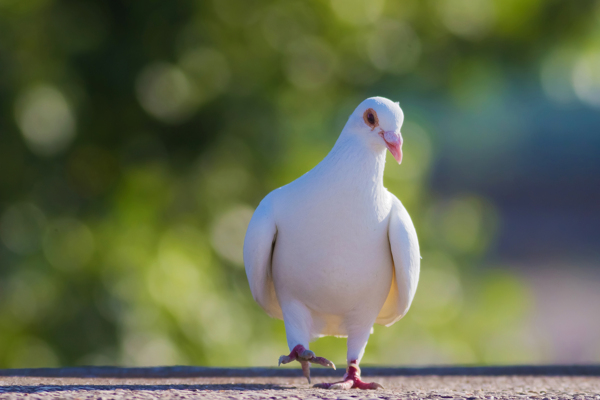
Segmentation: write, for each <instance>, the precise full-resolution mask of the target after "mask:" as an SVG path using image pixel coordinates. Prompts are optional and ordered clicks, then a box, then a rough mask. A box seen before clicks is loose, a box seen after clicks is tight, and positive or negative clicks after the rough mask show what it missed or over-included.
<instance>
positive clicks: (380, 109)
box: [346, 97, 404, 164]
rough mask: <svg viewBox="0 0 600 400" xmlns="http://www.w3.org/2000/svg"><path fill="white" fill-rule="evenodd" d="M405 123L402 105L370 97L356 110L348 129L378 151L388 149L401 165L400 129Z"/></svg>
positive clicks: (381, 98) (382, 98)
mask: <svg viewBox="0 0 600 400" xmlns="http://www.w3.org/2000/svg"><path fill="white" fill-rule="evenodd" d="M403 122H404V113H403V112H402V109H401V108H400V104H398V103H394V102H393V101H391V100H389V99H386V98H384V97H370V98H368V99H366V100H365V101H363V102H362V103H360V105H359V106H358V107H357V108H356V110H354V112H353V113H352V115H351V116H350V119H349V121H348V124H347V126H346V128H347V129H349V130H350V132H351V133H352V134H354V135H357V136H359V137H360V138H361V139H362V140H363V141H365V142H366V143H367V144H368V145H369V146H371V147H373V148H375V149H377V150H384V151H385V149H386V148H387V149H388V150H389V151H390V153H392V155H393V156H394V158H395V159H396V161H398V164H400V163H401V162H402V134H401V133H400V128H401V127H402V123H403Z"/></svg>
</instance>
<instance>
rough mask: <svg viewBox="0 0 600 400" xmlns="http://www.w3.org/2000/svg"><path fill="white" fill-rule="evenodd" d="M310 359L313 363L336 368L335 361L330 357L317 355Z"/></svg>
mask: <svg viewBox="0 0 600 400" xmlns="http://www.w3.org/2000/svg"><path fill="white" fill-rule="evenodd" d="M309 361H310V362H311V363H313V364H319V365H322V366H324V367H330V368H333V369H336V368H335V364H334V363H333V362H331V361H329V360H328V359H326V358H324V357H315V358H313V359H312V360H309Z"/></svg>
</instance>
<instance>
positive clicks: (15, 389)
mask: <svg viewBox="0 0 600 400" xmlns="http://www.w3.org/2000/svg"><path fill="white" fill-rule="evenodd" d="M295 388H296V387H295V386H292V385H290V386H280V385H272V384H264V383H222V384H206V385H198V384H196V385H186V384H174V385H12V386H0V393H28V394H30V393H45V392H68V391H77V392H79V391H81V392H83V391H103V390H119V389H120V390H133V391H157V392H160V391H167V390H190V391H258V390H286V389H295Z"/></svg>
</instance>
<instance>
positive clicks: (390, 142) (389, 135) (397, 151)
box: [379, 131, 402, 164]
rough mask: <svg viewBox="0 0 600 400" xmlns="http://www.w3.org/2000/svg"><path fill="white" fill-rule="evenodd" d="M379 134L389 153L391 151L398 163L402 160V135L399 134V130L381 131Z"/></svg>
mask: <svg viewBox="0 0 600 400" xmlns="http://www.w3.org/2000/svg"><path fill="white" fill-rule="evenodd" d="M379 135H380V136H381V137H382V138H383V141H384V142H385V145H386V146H387V148H388V150H389V151H390V153H392V155H393V156H394V158H395V159H396V161H398V164H400V163H401V162H402V135H400V132H394V131H387V132H383V131H382V132H380V133H379Z"/></svg>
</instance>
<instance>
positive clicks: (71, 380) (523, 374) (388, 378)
mask: <svg viewBox="0 0 600 400" xmlns="http://www.w3.org/2000/svg"><path fill="white" fill-rule="evenodd" d="M342 374H343V371H340V370H338V371H333V370H328V369H320V368H313V378H314V379H313V383H317V382H325V381H332V380H338V379H339V378H340V377H341V375H342ZM362 375H363V378H364V380H366V381H376V382H379V383H381V384H383V385H384V386H385V389H384V390H377V391H359V390H356V389H353V390H347V391H332V390H324V389H313V388H312V387H311V386H309V385H308V384H307V383H306V380H305V379H304V378H302V377H301V376H300V370H299V369H290V368H250V369H241V368H239V369H237V368H202V367H157V368H111V367H89V368H57V369H14V370H0V399H94V400H101V399H192V398H208V399H227V400H230V399H231V400H237V399H240V400H242V399H264V400H271V399H272V400H280V399H303V400H317V399H342V400H355V399H356V400H358V399H376V398H377V399H386V400H389V399H396V398H403V399H439V400H444V399H451V398H454V399H466V400H475V399H487V400H496V399H526V398H531V399H540V400H543V399H547V400H561V399H576V400H584V399H594V400H600V366H549V367H528V366H519V367H475V368H468V367H437V368H363V373H362Z"/></svg>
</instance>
